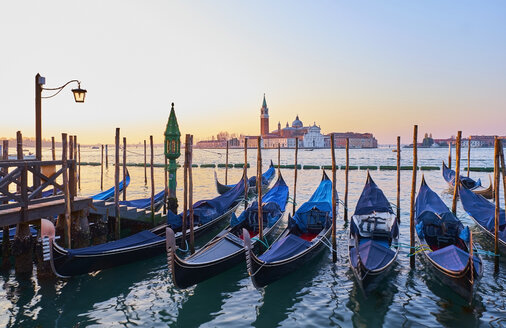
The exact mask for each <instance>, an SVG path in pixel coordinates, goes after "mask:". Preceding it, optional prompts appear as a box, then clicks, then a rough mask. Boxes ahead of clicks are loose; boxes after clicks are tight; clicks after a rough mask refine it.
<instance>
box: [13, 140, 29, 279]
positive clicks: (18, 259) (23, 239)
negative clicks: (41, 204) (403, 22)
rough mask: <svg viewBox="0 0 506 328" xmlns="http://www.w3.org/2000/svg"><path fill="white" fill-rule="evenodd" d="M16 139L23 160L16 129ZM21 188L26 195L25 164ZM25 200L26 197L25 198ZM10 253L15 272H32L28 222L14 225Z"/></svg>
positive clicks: (21, 143)
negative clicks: (14, 231) (12, 257)
mask: <svg viewBox="0 0 506 328" xmlns="http://www.w3.org/2000/svg"><path fill="white" fill-rule="evenodd" d="M16 141H17V147H16V151H17V159H18V160H23V136H22V134H21V131H17V133H16ZM20 179H21V189H20V192H21V194H22V195H26V186H27V179H28V177H27V168H26V165H25V167H24V168H23V169H22V171H21V178H20ZM25 201H27V199H25ZM21 212H22V216H23V221H25V219H26V216H27V208H22V209H21ZM12 253H13V254H14V256H15V264H14V266H15V269H16V273H20V274H28V273H31V272H32V268H33V263H32V258H33V245H32V236H31V233H30V227H29V225H28V223H27V222H26V221H25V222H23V223H19V224H17V225H16V236H15V237H14V243H13V245H12Z"/></svg>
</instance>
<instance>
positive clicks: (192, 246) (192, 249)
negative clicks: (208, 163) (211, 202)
mask: <svg viewBox="0 0 506 328" xmlns="http://www.w3.org/2000/svg"><path fill="white" fill-rule="evenodd" d="M227 145H228V141H227ZM192 163H193V135H190V143H189V149H188V204H189V211H190V218H189V219H190V252H191V254H193V253H195V236H194V232H193V225H194V222H193V221H194V219H193V173H192Z"/></svg>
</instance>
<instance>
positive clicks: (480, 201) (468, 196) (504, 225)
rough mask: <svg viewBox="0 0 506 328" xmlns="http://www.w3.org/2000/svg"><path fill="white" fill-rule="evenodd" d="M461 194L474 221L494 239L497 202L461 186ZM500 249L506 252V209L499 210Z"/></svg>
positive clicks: (463, 203)
mask: <svg viewBox="0 0 506 328" xmlns="http://www.w3.org/2000/svg"><path fill="white" fill-rule="evenodd" d="M459 195H460V200H461V202H462V206H463V207H464V210H465V211H466V212H467V214H469V216H470V217H471V218H472V219H473V220H474V222H475V223H476V224H477V225H478V226H479V227H480V228H481V229H482V230H483V231H485V233H486V235H487V236H488V237H489V238H491V239H492V240H494V239H495V233H494V232H495V204H493V203H491V202H489V201H488V200H486V199H485V198H483V197H482V196H480V195H475V194H474V193H472V192H471V191H469V190H468V189H466V188H464V187H462V186H459ZM499 213H500V214H499V234H498V237H499V239H498V242H499V250H500V251H501V253H504V254H506V219H505V217H504V216H505V215H504V210H503V209H502V208H501V209H500V211H499Z"/></svg>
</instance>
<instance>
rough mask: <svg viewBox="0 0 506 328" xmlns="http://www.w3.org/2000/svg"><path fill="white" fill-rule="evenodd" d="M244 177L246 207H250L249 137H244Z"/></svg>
mask: <svg viewBox="0 0 506 328" xmlns="http://www.w3.org/2000/svg"><path fill="white" fill-rule="evenodd" d="M242 178H243V181H244V209H246V208H247V207H248V189H249V186H248V138H246V137H245V138H244V167H243V174H242Z"/></svg>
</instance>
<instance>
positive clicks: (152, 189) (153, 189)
mask: <svg viewBox="0 0 506 328" xmlns="http://www.w3.org/2000/svg"><path fill="white" fill-rule="evenodd" d="M149 149H150V154H149V156H150V161H149V162H150V164H151V165H150V173H151V207H150V209H151V224H152V225H153V227H154V226H155V170H154V165H153V164H154V161H155V154H154V150H153V149H154V146H153V136H152V135H151V136H149Z"/></svg>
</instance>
